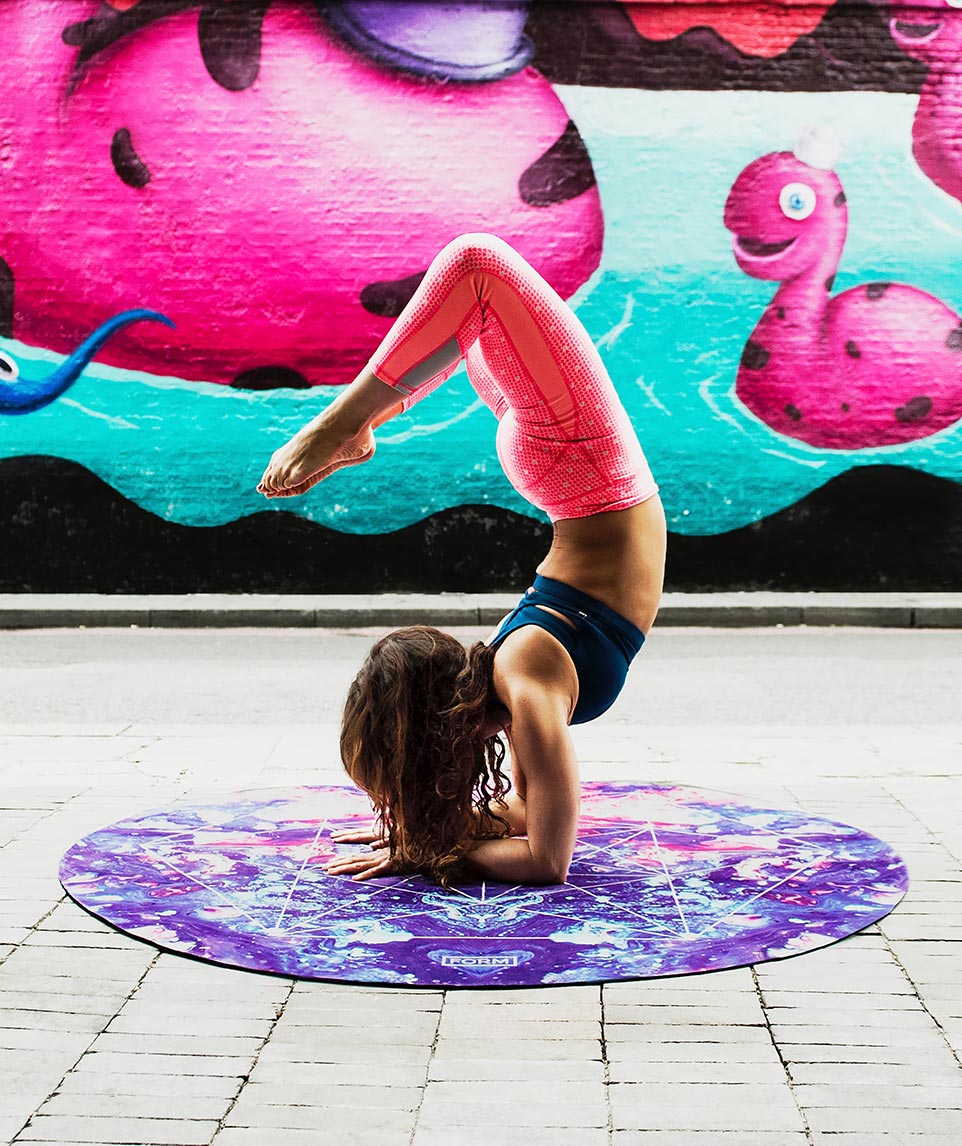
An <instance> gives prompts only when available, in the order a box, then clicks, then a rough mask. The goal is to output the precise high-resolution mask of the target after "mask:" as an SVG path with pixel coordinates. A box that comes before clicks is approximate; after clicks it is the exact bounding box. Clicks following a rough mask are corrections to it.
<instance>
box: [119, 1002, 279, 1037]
mask: <svg viewBox="0 0 962 1146" xmlns="http://www.w3.org/2000/svg"><path fill="white" fill-rule="evenodd" d="M206 1010H207V1009H206V1008H197V1009H195V1010H194V1011H193V1013H192V1014H185V1013H173V1014H172V1013H170V1012H169V1010H168V1011H167V1012H164V1011H159V1010H155V1009H154V1008H153V1007H150V1008H146V1007H143V1006H142V1005H141V1004H140V1003H139V1001H138V1000H137V999H133V1000H131V1001H130V1002H129V1003H128V1004H127V1005H126V1006H125V1007H124V1009H123V1010H122V1011H121V1012H120V1014H119V1015H117V1017H116V1018H115V1019H114V1020H113V1022H111V1024H110V1026H109V1027H108V1033H109V1034H112V1035H141V1034H150V1035H163V1034H171V1035H183V1036H190V1035H196V1036H198V1037H209V1038H211V1039H213V1040H216V1039H219V1038H253V1039H263V1038H264V1036H265V1035H266V1034H267V1032H268V1031H269V1030H270V1028H271V1024H272V1022H273V1021H274V1020H273V1017H272V1018H270V1019H245V1018H242V1019H235V1018H226V1017H221V1016H220V1014H219V1012H218V1011H217V1010H216V1009H215V1008H213V1007H212V1008H210V1010H211V1013H210V1014H208V1013H206Z"/></svg>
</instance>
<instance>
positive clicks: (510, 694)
mask: <svg viewBox="0 0 962 1146" xmlns="http://www.w3.org/2000/svg"><path fill="white" fill-rule="evenodd" d="M492 685H493V687H494V692H495V696H496V697H497V700H498V701H499V702H500V703H501V704H502V705H503V706H504V707H505V708H507V709H508V711H509V712H510V713H512V714H514V713H515V711H516V710H517V708H518V707H519V706H524V704H525V703H526V702H529V701H531V700H537V699H538V698H544V699H549V698H551V697H554V696H558V697H561V698H562V699H563V700H564V701H565V702H566V705H567V712H568V719H569V720H570V718H571V714H572V713H573V712H574V710H575V706H576V705H577V703H578V673H577V671H576V669H575V665H574V661H573V660H572V659H571V654H570V653H569V652H568V650H567V649H566V648H565V647H564V645H563V644H562V643H561V642H560V641H559V640H558V638H557V637H555V636H553V635H552V634H551V633H549V632H548V631H547V630H546V629H542V628H540V627H539V626H538V625H525V626H524V627H523V628H520V629H515V630H514V631H513V632H511V633H509V634H508V635H507V636H506V637H505V638H504V640H503V641H502V642H501V643H500V644H499V645H498V647H497V649H496V650H495V654H494V661H493V671H492Z"/></svg>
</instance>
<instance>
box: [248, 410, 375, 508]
mask: <svg viewBox="0 0 962 1146" xmlns="http://www.w3.org/2000/svg"><path fill="white" fill-rule="evenodd" d="M374 450H375V445H374V434H373V432H372V430H371V427H370V426H365V427H364V429H362V430H361V432H360V433H359V434H356V435H354V436H353V437H350V438H348V439H346V440H345V439H344V438H343V437H342V436H341V435H340V434H338V433H337V431H336V430H334V429H333V428H332V427H330V426H328V425H325V424H324V423H323V422H321V423H311V424H310V425H308V426H305V427H304V429H303V430H300V431H299V432H298V433H296V434H295V435H294V437H293V438H291V440H290V441H289V442H288V443H287V444H286V445H284V446H281V448H280V449H279V450H276V451H275V452H274V454H273V456H272V457H271V460H270V463H269V464H268V467H267V469H266V470H265V471H264V476H263V477H262V478H261V480H260V484H259V485H258V486H257V490H258V492H259V493H262V494H264V496H265V497H297V496H298V495H299V494H302V493H306V492H307V491H308V490H309V489H312V488H313V487H314V486H315V485H317V483H318V482H320V481H323V480H324V478H326V477H329V476H330V475H331V474H332V473H334V472H336V471H337V470H339V469H343V468H344V467H345V466H356V465H360V464H361V462H366V461H369V460H370V459H371V458H372V457H374Z"/></svg>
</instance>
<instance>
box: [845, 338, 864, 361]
mask: <svg viewBox="0 0 962 1146" xmlns="http://www.w3.org/2000/svg"><path fill="white" fill-rule="evenodd" d="M845 353H846V354H847V355H848V356H849V358H861V357H862V352H861V350H859V348H858V343H857V342H853V341H852V340H851V339H849V340H848V342H846V343H845Z"/></svg>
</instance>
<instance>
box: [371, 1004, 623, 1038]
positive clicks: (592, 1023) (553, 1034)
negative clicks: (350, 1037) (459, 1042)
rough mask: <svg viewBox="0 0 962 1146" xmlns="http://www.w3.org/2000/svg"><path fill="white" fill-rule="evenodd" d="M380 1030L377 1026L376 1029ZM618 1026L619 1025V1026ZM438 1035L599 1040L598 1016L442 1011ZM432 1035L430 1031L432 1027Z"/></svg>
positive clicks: (442, 1036) (445, 1036)
mask: <svg viewBox="0 0 962 1146" xmlns="http://www.w3.org/2000/svg"><path fill="white" fill-rule="evenodd" d="M378 1029H379V1032H380V1027H379V1028H378ZM619 1029H620V1028H619ZM439 1030H440V1035H441V1038H442V1039H448V1038H480V1037H482V1036H484V1035H490V1036H492V1037H495V1038H500V1039H515V1038H518V1039H526V1038H535V1039H539V1040H547V1039H569V1038H570V1039H581V1040H587V1039H598V1040H599V1041H600V1039H601V1015H600V1014H599V1015H598V1017H597V1018H595V1019H591V1020H586V1019H570V1020H566V1019H561V1018H560V1017H559V1018H556V1019H552V1020H550V1021H549V1020H540V1021H538V1020H534V1019H519V1020H517V1021H516V1020H514V1019H513V1018H512V1017H511V1016H510V1015H505V1016H504V1017H503V1018H502V1017H501V1016H498V1015H493V1014H492V1013H491V1012H490V1011H478V1012H476V1013H475V1014H465V1013H464V1012H462V1013H461V1014H456V1015H453V1014H449V1013H448V1012H447V1011H444V1012H442V1016H441V1025H440V1028H439ZM431 1033H432V1035H433V1033H434V1032H433V1030H432V1032H431Z"/></svg>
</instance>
